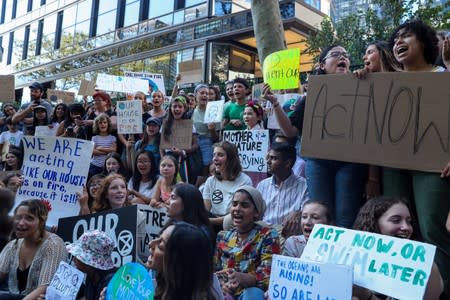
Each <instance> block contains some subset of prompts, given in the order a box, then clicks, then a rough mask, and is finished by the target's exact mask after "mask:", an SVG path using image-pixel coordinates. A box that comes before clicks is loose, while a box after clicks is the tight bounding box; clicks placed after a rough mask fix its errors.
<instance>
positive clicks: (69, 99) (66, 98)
mask: <svg viewBox="0 0 450 300" xmlns="http://www.w3.org/2000/svg"><path fill="white" fill-rule="evenodd" d="M47 98H48V100H49V101H50V102H58V100H62V102H63V103H65V104H71V103H73V101H74V99H75V93H72V92H66V91H59V90H52V89H47Z"/></svg>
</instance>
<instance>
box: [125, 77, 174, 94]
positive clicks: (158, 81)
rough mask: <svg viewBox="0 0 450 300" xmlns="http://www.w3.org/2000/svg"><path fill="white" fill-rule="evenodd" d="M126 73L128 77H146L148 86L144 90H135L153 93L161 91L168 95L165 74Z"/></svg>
mask: <svg viewBox="0 0 450 300" xmlns="http://www.w3.org/2000/svg"><path fill="white" fill-rule="evenodd" d="M124 75H125V76H127V77H133V78H140V79H144V80H146V81H147V86H146V88H145V89H144V90H136V91H135V92H137V91H141V92H144V93H146V94H149V95H151V93H152V92H156V91H161V92H162V93H163V95H166V87H165V86H164V76H163V74H154V73H146V72H130V71H125V72H124Z"/></svg>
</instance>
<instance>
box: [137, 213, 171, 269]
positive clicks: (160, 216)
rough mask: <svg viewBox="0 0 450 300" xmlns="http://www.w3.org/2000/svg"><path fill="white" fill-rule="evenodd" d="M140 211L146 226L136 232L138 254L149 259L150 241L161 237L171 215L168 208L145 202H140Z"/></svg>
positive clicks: (145, 259) (142, 258)
mask: <svg viewBox="0 0 450 300" xmlns="http://www.w3.org/2000/svg"><path fill="white" fill-rule="evenodd" d="M138 213H139V214H141V216H142V218H143V219H144V222H143V224H144V225H143V226H144V228H142V230H138V231H137V232H136V240H137V245H136V247H137V251H136V255H137V256H138V257H139V258H140V259H141V260H142V261H147V258H148V256H149V254H150V253H149V248H148V243H150V242H151V241H152V240H154V239H155V238H157V237H159V233H160V232H161V229H162V228H163V227H164V224H165V223H166V221H167V220H168V219H169V217H168V216H167V208H165V207H164V208H153V207H151V206H149V205H143V204H138Z"/></svg>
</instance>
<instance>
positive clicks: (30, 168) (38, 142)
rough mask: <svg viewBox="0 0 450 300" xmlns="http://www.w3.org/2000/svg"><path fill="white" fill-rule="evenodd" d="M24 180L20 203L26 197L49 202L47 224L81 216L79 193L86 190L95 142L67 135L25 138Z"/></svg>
mask: <svg viewBox="0 0 450 300" xmlns="http://www.w3.org/2000/svg"><path fill="white" fill-rule="evenodd" d="M22 142H23V148H24V159H23V166H22V174H23V176H24V181H23V184H22V186H21V187H20V188H19V190H18V191H17V195H16V202H15V203H16V205H17V204H19V203H20V202H21V201H22V200H27V199H33V198H36V199H41V200H47V201H49V203H50V205H51V207H52V209H51V211H50V212H49V216H48V220H47V225H49V226H53V225H57V224H58V219H59V218H62V217H69V216H75V215H78V212H79V210H80V207H79V204H78V201H77V195H76V193H77V192H82V191H83V186H84V185H85V184H86V181H87V175H88V170H89V163H90V157H91V156H92V151H93V149H94V144H93V143H92V142H91V141H86V140H79V139H74V138H63V137H34V136H24V137H23V138H22Z"/></svg>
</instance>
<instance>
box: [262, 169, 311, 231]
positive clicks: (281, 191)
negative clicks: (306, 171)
mask: <svg viewBox="0 0 450 300" xmlns="http://www.w3.org/2000/svg"><path fill="white" fill-rule="evenodd" d="M256 189H257V190H258V191H260V192H261V195H262V196H263V199H264V201H265V202H266V212H265V213H264V218H263V221H264V222H266V223H268V224H271V225H282V224H283V222H284V220H285V219H286V217H287V216H288V215H289V213H291V212H293V211H300V210H301V209H302V207H303V204H304V203H305V202H306V201H307V200H309V196H308V192H307V185H306V180H305V179H304V178H303V177H300V176H297V175H295V174H294V173H291V175H290V176H289V177H288V178H286V180H284V181H283V182H281V184H279V185H276V184H275V177H274V176H272V177H269V178H266V179H264V180H263V181H261V182H260V183H259V184H258V186H257V187H256Z"/></svg>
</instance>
